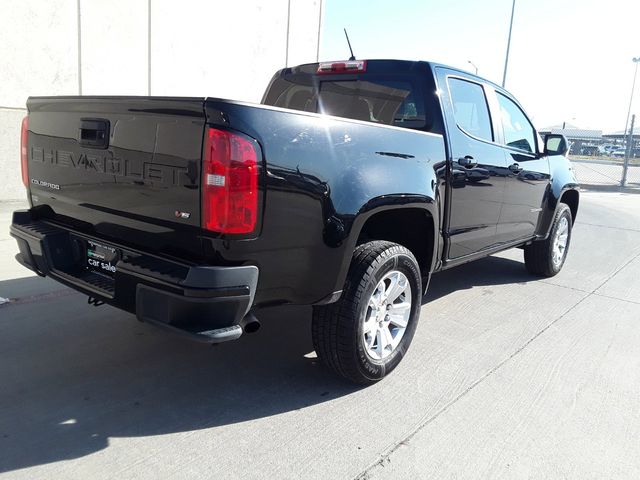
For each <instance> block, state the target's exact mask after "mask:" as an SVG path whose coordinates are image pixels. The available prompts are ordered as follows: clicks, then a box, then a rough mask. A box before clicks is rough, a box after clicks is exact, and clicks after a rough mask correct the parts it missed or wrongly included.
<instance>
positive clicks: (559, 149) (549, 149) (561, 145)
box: [544, 133, 569, 155]
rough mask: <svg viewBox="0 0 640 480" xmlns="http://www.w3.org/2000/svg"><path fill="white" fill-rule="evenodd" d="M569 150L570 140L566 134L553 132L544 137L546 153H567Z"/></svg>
mask: <svg viewBox="0 0 640 480" xmlns="http://www.w3.org/2000/svg"><path fill="white" fill-rule="evenodd" d="M568 151H569V142H567V139H566V138H565V136H564V135H558V134H555V133H552V134H549V135H547V136H546V137H544V154H545V155H566V154H567V152H568Z"/></svg>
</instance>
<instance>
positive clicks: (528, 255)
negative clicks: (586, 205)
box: [524, 203, 573, 277]
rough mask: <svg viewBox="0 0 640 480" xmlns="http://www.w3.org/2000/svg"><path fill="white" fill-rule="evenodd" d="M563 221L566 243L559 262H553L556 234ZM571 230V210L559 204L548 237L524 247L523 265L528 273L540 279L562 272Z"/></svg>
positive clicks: (569, 243)
mask: <svg viewBox="0 0 640 480" xmlns="http://www.w3.org/2000/svg"><path fill="white" fill-rule="evenodd" d="M563 219H566V221H567V224H568V233H567V235H568V236H567V243H566V247H565V248H564V251H563V253H562V259H561V261H560V262H554V258H553V257H554V256H553V253H554V241H555V239H556V236H557V234H558V227H559V226H560V224H561V222H562V221H563ZM572 228H573V217H572V216H571V209H570V208H569V206H568V205H566V204H564V203H559V204H558V208H557V210H556V214H555V216H554V217H553V224H552V225H551V232H550V233H549V237H548V238H547V239H546V240H540V241H537V242H533V243H532V244H531V245H527V246H526V247H524V264H525V266H526V267H527V270H528V271H529V273H531V274H533V275H539V276H542V277H553V276H554V275H556V274H557V273H558V272H560V270H562V266H563V265H564V262H565V260H566V259H567V253H568V252H569V246H570V245H571V230H572Z"/></svg>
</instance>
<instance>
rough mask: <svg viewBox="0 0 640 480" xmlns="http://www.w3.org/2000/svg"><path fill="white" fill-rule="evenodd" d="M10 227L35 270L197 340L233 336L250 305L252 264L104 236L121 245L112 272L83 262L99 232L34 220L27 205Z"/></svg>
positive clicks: (23, 256)
mask: <svg viewBox="0 0 640 480" xmlns="http://www.w3.org/2000/svg"><path fill="white" fill-rule="evenodd" d="M10 233H11V236H12V237H14V238H15V239H16V240H17V242H18V247H19V250H20V253H18V254H17V255H16V260H18V262H20V263H21V264H22V265H24V266H25V267H27V268H29V269H30V270H33V271H34V272H36V273H37V274H38V275H41V276H48V277H51V278H53V279H55V280H57V281H58V282H60V283H62V284H64V285H67V286H69V287H71V288H73V289H75V290H77V291H79V292H82V293H84V294H86V295H89V296H90V297H93V298H95V299H97V300H99V301H102V302H105V303H108V304H110V305H113V306H115V307H118V308H121V309H123V310H126V311H128V312H131V313H133V314H135V315H136V316H137V317H138V319H139V320H141V321H144V322H149V323H154V324H156V325H159V326H163V327H166V328H168V329H170V330H174V331H176V332H178V333H182V334H186V335H188V336H189V337H191V338H193V339H195V340H199V341H203V342H208V343H218V342H223V341H227V340H234V339H236V338H238V337H239V336H240V335H241V334H242V327H243V323H244V322H245V321H246V320H247V317H248V314H249V310H250V308H251V306H252V305H253V299H254V295H255V292H256V288H257V283H258V268H257V267H255V266H251V265H249V266H238V267H211V266H193V265H186V264H182V263H178V262H174V261H170V260H166V259H161V258H159V257H155V256H153V255H149V254H146V253H144V252H140V251H134V250H131V249H128V248H125V247H121V246H119V245H114V244H113V243H111V242H109V243H110V245H113V246H114V247H116V248H118V249H119V250H120V251H121V258H120V260H118V262H117V263H116V272H115V274H114V275H113V276H112V277H111V276H107V275H103V274H101V273H97V272H94V271H91V270H89V269H88V268H87V267H86V264H85V247H84V245H86V242H87V241H88V240H94V241H97V242H102V240H100V239H97V238H91V237H88V236H86V235H83V234H80V233H78V232H73V231H70V230H68V229H65V228H62V227H60V226H57V225H54V224H52V223H50V222H47V221H44V220H38V219H35V218H33V216H32V214H31V212H30V211H16V212H14V214H13V221H12V224H11V227H10ZM249 317H250V314H249Z"/></svg>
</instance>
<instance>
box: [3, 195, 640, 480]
mask: <svg viewBox="0 0 640 480" xmlns="http://www.w3.org/2000/svg"><path fill="white" fill-rule="evenodd" d="M19 206H20V205H18V204H6V203H5V204H0V297H2V298H7V299H10V301H9V302H8V303H4V304H2V305H0V477H1V478H25V479H27V478H28V479H32V478H47V479H56V478H64V479H86V478H92V479H102V478H140V479H146V478H149V479H157V478H248V479H249V478H250V479H267V478H268V479H273V478H277V479H280V478H291V479H294V478H295V479H315V478H322V479H325V478H331V479H337V478H346V479H350V478H375V479H378V478H381V479H382V478H385V479H386V478H389V479H398V478H492V479H493V478H544V479H549V478H580V479H585V478H640V402H639V401H638V398H639V394H640V195H635V194H623V193H596V192H584V193H583V194H582V198H581V205H580V212H579V215H578V222H577V225H576V226H575V230H574V236H573V240H572V245H571V251H570V254H569V258H568V261H567V264H566V265H565V268H564V270H563V271H562V272H561V273H560V274H559V275H558V276H557V277H554V278H552V279H544V280H541V279H538V278H533V277H531V276H529V275H528V274H527V272H526V270H525V269H524V265H523V263H522V251H521V250H512V251H508V252H505V253H503V254H500V255H496V256H493V257H490V258H487V259H484V260H480V261H478V262H475V263H471V264H468V265H465V266H462V267H459V268H457V269H453V270H450V271H447V272H443V273H440V274H437V275H434V277H433V279H432V283H431V288H430V291H429V294H428V295H427V297H426V298H425V301H424V306H423V307H422V313H421V317H420V325H419V327H418V331H417V333H416V336H415V338H414V341H413V344H412V346H411V349H410V351H409V354H408V355H407V357H406V358H405V359H404V361H403V362H402V363H401V364H400V366H399V367H398V369H397V370H396V371H395V372H394V373H393V374H392V375H391V376H390V377H389V378H387V379H385V380H384V381H382V382H380V383H378V384H376V385H374V386H371V387H367V388H357V387H353V386H351V385H349V384H346V383H344V382H343V381H341V380H340V379H338V378H336V377H334V376H333V375H331V374H330V373H328V372H327V371H325V369H324V368H322V366H321V365H319V364H318V363H317V360H316V359H315V358H314V354H313V352H312V350H313V348H312V346H311V341H310V334H309V323H310V318H309V315H310V309H309V308H305V307H289V308H278V309H270V310H265V311H263V312H262V313H261V314H260V315H259V318H261V320H262V323H263V327H262V329H261V330H260V331H259V332H258V333H256V334H253V335H245V336H243V337H241V339H240V340H238V341H236V342H231V343H228V344H223V345H220V346H217V347H208V346H205V345H201V344H194V343H191V342H190V341H188V340H184V339H182V338H178V337H176V336H173V335H171V334H168V333H166V332H164V331H160V330H157V329H155V328H153V327H151V326H148V325H145V324H142V323H139V322H138V321H136V319H135V317H133V316H131V315H128V314H126V313H123V312H120V311H117V310H115V309H113V308H111V307H108V306H102V307H99V308H96V307H93V306H90V305H88V304H87V302H86V297H84V296H82V295H80V294H78V293H75V292H73V291H71V290H69V289H66V288H64V287H62V286H61V285H59V284H57V283H55V282H52V281H50V280H48V279H41V278H37V277H35V276H33V275H32V274H30V272H29V271H27V270H25V269H24V268H22V267H20V266H19V265H18V264H17V263H16V262H15V261H14V260H13V256H14V255H15V251H16V246H15V242H14V241H13V239H10V238H9V236H8V224H9V219H10V212H11V210H12V209H14V208H18V207H19Z"/></svg>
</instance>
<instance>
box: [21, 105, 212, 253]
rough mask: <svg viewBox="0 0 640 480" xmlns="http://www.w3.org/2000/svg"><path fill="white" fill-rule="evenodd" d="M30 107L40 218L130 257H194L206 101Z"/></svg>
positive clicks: (32, 175) (31, 175) (31, 167)
mask: <svg viewBox="0 0 640 480" xmlns="http://www.w3.org/2000/svg"><path fill="white" fill-rule="evenodd" d="M27 107H28V110H29V120H28V122H29V123H28V182H29V188H30V200H31V202H32V205H33V207H34V208H36V210H37V211H38V212H39V213H40V215H42V216H43V217H45V218H48V219H51V220H53V221H55V222H58V223H62V224H66V225H68V226H71V227H73V228H75V229H77V230H80V231H82V232H84V233H87V234H90V235H96V236H99V237H100V238H104V239H114V240H117V241H118V242H119V243H122V242H123V241H124V242H126V243H128V244H129V245H131V246H133V247H142V248H148V247H152V248H153V249H154V251H156V252H158V253H165V254H168V255H176V256H182V257H184V256H187V257H198V256H199V255H200V253H201V247H200V242H199V238H198V234H199V232H200V168H201V155H202V141H203V132H204V123H205V116H204V99H203V98H160V97H34V98H30V99H29V100H28V102H27Z"/></svg>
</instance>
